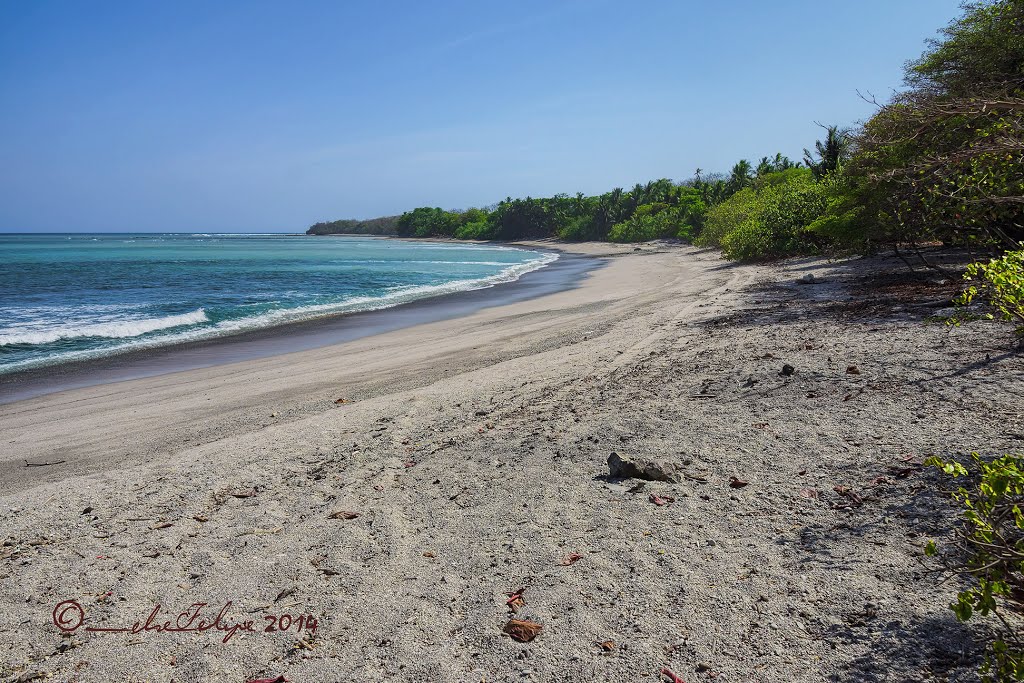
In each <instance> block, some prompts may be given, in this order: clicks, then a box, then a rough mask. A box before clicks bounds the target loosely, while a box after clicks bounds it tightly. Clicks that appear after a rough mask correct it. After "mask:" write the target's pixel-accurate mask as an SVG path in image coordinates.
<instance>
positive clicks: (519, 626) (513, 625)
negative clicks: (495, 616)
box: [502, 619, 544, 643]
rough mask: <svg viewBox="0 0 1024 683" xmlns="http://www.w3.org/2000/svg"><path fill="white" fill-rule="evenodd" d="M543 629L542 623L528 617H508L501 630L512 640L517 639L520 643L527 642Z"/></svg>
mask: <svg viewBox="0 0 1024 683" xmlns="http://www.w3.org/2000/svg"><path fill="white" fill-rule="evenodd" d="M543 630H544V626H543V625H542V624H538V623H537V622H535V621H530V620H529V619H509V620H508V623H507V624H505V628H503V629H502V631H503V632H505V633H506V634H508V635H509V637H511V638H512V639H513V640H518V641H519V642H520V643H528V642H530V641H531V640H533V639H534V638H536V637H537V636H538V635H540V632H541V631H543Z"/></svg>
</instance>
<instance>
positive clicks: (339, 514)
mask: <svg viewBox="0 0 1024 683" xmlns="http://www.w3.org/2000/svg"><path fill="white" fill-rule="evenodd" d="M358 516H359V513H358V512H352V511H351V510H338V511H336V512H332V513H331V514H329V515H328V516H327V519H355V518H356V517H358Z"/></svg>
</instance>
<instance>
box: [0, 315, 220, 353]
mask: <svg viewBox="0 0 1024 683" xmlns="http://www.w3.org/2000/svg"><path fill="white" fill-rule="evenodd" d="M209 320H210V319H209V318H208V317H207V315H206V311H204V310H203V309H201V308H200V309H198V310H195V311H192V312H191V313H182V314H181V315H168V316H164V317H162V318H141V319H138V320H123V319H122V320H104V321H102V322H93V323H88V324H81V323H70V324H64V325H55V326H49V327H45V328H39V327H32V326H11V327H2V328H0V346H9V345H11V344H50V343H52V342H55V341H59V340H61V339H77V338H81V337H106V338H108V339H125V338H129V337H138V336H140V335H143V334H148V333H150V332H156V331H157V330H166V329H171V328H174V327H182V326H185V325H197V324H199V323H205V322H209Z"/></svg>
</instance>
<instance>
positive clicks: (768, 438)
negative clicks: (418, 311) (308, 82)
mask: <svg viewBox="0 0 1024 683" xmlns="http://www.w3.org/2000/svg"><path fill="white" fill-rule="evenodd" d="M544 246H552V245H551V244H548V243H545V244H544ZM558 248H561V249H566V250H571V251H573V252H575V253H582V254H587V255H591V256H595V257H599V258H602V259H604V260H606V262H607V263H606V265H605V266H604V267H602V268H599V269H596V270H594V271H592V272H590V273H589V275H587V276H586V278H585V279H584V280H583V282H582V283H581V284H580V286H579V287H576V288H574V289H571V290H568V291H563V292H558V293H554V294H549V295H546V296H542V297H538V298H532V299H528V300H524V301H518V302H515V303H511V304H507V305H502V306H495V307H490V308H483V309H481V310H476V311H475V312H472V313H470V314H468V315H464V316H461V317H456V318H452V319H447V320H441V321H437V322H432V323H428V324H421V325H417V326H414V327H408V328H405V329H398V330H393V331H390V332H385V333H382V334H377V335H374V336H370V337H365V338H361V339H356V340H353V341H349V342H346V343H344V344H338V345H332V346H326V347H322V348H315V349H310V350H305V351H301V352H296V353H289V354H285V355H277V356H272V357H266V358H258V359H252V360H246V361H243V362H238V363H232V364H224V365H217V366H214V367H209V368H202V369H194V370H188V371H183V372H176V373H172V374H165V375H160V376H156V377H146V378H140V379H135V380H131V381H125V382H118V383H111V384H102V385H98V386H91V387H85V388H79V389H74V390H70V391H64V392H60V393H54V394H49V395H45V396H39V397H36V398H30V399H27V400H23V401H17V402H13V403H8V404H5V405H0V473H2V477H0V479H2V493H0V495H2V500H0V538H3V546H2V547H0V662H2V663H3V664H2V667H0V675H3V676H4V677H5V678H7V679H10V680H12V681H30V680H36V679H40V680H55V681H84V682H92V681H97V682H99V681H152V682H157V681H161V682H167V681H176V682H179V683H184V682H199V681H238V682H239V683H242V682H244V681H249V680H253V679H259V678H271V679H273V678H275V677H277V676H279V675H283V676H286V677H287V679H288V680H290V681H294V682H296V683H307V682H328V681H383V680H387V681H459V682H461V681H467V682H468V681H473V682H480V683H482V682H485V681H486V682H492V681H574V682H575V681H645V680H646V681H655V680H662V679H660V678H659V672H660V671H661V669H662V668H668V669H670V670H671V671H673V672H675V674H677V675H678V676H680V677H681V678H682V679H683V680H685V681H687V682H688V683H693V681H701V680H714V681H822V680H828V681H907V680H948V681H968V680H976V678H977V673H976V668H977V664H978V661H977V659H976V658H975V656H974V655H970V654H965V653H966V652H973V651H974V650H975V648H973V646H972V645H971V643H972V641H973V639H974V638H975V637H976V634H975V633H973V632H972V631H971V630H970V629H968V628H966V627H964V626H962V625H960V624H958V623H957V622H956V621H955V619H954V617H953V614H952V612H950V610H949V609H948V607H947V605H948V603H949V602H950V600H951V599H952V597H953V596H954V595H955V592H956V586H955V584H952V583H945V584H941V585H939V583H938V577H936V576H934V575H931V574H929V573H928V568H927V567H926V566H925V565H923V564H922V563H921V559H922V548H923V545H924V543H925V542H926V541H927V540H928V538H930V537H933V536H935V535H937V534H939V533H941V532H942V531H943V529H944V528H945V527H944V526H942V525H945V524H948V522H947V521H946V520H948V519H949V518H950V514H949V511H948V508H947V507H946V506H947V505H948V503H947V501H946V500H945V499H944V498H943V497H942V496H941V495H939V494H937V493H935V486H934V481H935V480H934V477H933V475H932V474H931V473H929V472H926V471H924V470H922V469H921V468H919V467H918V466H917V464H918V463H920V462H921V461H922V459H923V458H924V457H926V456H927V455H930V454H938V455H955V454H965V453H969V452H971V451H974V450H979V449H983V450H984V451H986V452H988V453H1001V452H1019V451H1020V450H1021V448H1022V446H1024V399H1022V397H1024V364H1022V361H1021V356H1020V354H1019V352H1017V351H1015V350H1014V342H1013V339H1012V331H1011V330H1010V329H1009V328H1008V327H1005V326H1001V325H998V324H996V323H992V322H977V323H974V324H973V325H970V326H966V327H962V328H948V327H946V326H945V325H943V324H941V323H939V324H936V323H927V322H926V321H927V319H928V318H929V317H931V316H934V315H936V314H937V313H940V312H941V311H942V305H943V301H947V302H948V301H949V298H950V296H951V295H952V294H953V293H954V291H955V288H956V283H950V282H945V283H940V282H937V281H936V278H935V277H934V276H928V277H929V278H930V279H929V280H928V281H927V282H924V283H921V282H918V281H916V280H914V279H912V278H909V277H907V276H906V275H905V274H903V271H902V270H898V269H901V268H902V264H900V263H898V262H897V261H895V260H891V259H886V258H875V259H856V260H843V261H826V260H823V259H800V260H791V261H786V262H783V263H779V264H773V265H737V264H734V263H730V262H726V261H723V260H721V258H720V257H719V255H718V254H717V253H716V252H712V251H700V250H697V249H694V248H691V247H684V246H673V245H665V244H658V243H653V244H645V245H642V246H641V247H639V248H637V249H634V247H633V246H632V245H629V246H616V245H611V244H581V245H558ZM808 273H813V274H814V275H815V276H816V281H815V282H814V283H812V284H803V283H801V282H800V278H802V277H804V276H805V275H807V274H808ZM979 329H983V330H984V334H979V333H978V330H979ZM786 365H789V366H791V367H792V372H788V373H786V374H783V372H782V371H783V368H784V366H786ZM612 452H616V453H619V454H622V455H625V456H634V455H642V456H649V457H654V458H658V459H662V460H665V461H667V462H670V463H672V464H673V465H675V466H677V467H678V468H679V471H680V477H679V478H680V481H678V482H645V483H644V485H643V487H640V486H638V483H639V482H638V481H636V480H631V479H628V480H617V479H612V478H609V477H608V472H609V470H608V465H607V460H608V457H609V455H610V454H611V453H612ZM925 482H929V484H927V485H926V484H925ZM835 487H840V488H841V487H849V489H848V490H847V491H848V492H853V493H854V494H855V495H853V496H850V495H848V494H842V493H840V492H837V491H836V489H835ZM841 490H842V488H841ZM659 503H660V504H659ZM346 513H347V514H346ZM577 556H578V557H577ZM517 595H521V602H522V603H523V604H519V602H520V601H518V600H516V599H515V596H517ZM69 601H74V604H72V603H71V602H69ZM196 603H204V604H205V606H203V607H201V608H192V607H191V606H192V605H194V604H196ZM229 603H230V604H229ZM58 605H63V608H62V610H58V611H57V613H56V614H55V608H56V607H57V606H58ZM158 605H159V606H160V609H159V611H158V612H157V613H156V616H155V617H153V618H152V619H150V622H149V624H150V626H157V625H159V624H162V623H163V622H165V621H168V620H170V622H172V623H174V624H177V625H178V626H181V625H182V624H185V626H186V628H182V629H181V630H179V631H178V632H170V631H172V630H173V629H164V630H160V629H158V628H150V629H148V630H147V629H145V628H138V629H135V630H136V631H139V632H137V633H132V632H130V631H129V632H102V631H93V632H87V631H86V628H87V627H89V626H92V627H104V628H121V627H127V628H129V629H130V627H131V626H132V625H133V624H134V623H135V622H140V627H144V626H145V625H146V622H147V618H148V617H150V616H151V615H152V614H153V613H154V609H155V608H156V607H157V606H158ZM225 606H226V609H224V608H225ZM513 608H517V609H518V611H517V612H515V613H513ZM190 610H191V611H192V613H195V612H196V611H198V612H201V614H202V615H203V617H202V618H200V617H195V616H194V614H193V617H189V616H186V617H185V618H181V617H179V616H178V615H179V614H180V613H186V614H188V613H190ZM222 610H223V611H222ZM218 613H221V615H222V616H221V620H220V622H218V625H217V626H216V627H214V628H210V629H207V630H197V629H196V628H195V627H197V625H198V624H199V623H200V622H201V621H202V619H203V618H205V619H208V620H210V621H212V620H213V619H214V618H215V617H216V616H217V614H218ZM76 615H78V616H77V617H76ZM83 615H84V616H83ZM283 615H287V616H288V619H287V622H288V626H287V627H285V623H286V620H285V619H284V618H283ZM55 616H57V617H60V618H59V619H57V620H58V621H59V620H63V621H62V625H63V626H65V628H66V629H67V631H66V632H65V631H62V630H61V629H60V628H58V627H57V626H56V625H55V623H54V622H55ZM268 617H269V618H268ZM300 617H301V618H302V622H301V626H300V625H299V618H300ZM310 618H312V619H315V621H316V628H315V630H312V629H311V628H309V624H310V623H311V622H310V621H309V619H310ZM510 618H517V619H526V620H532V621H534V622H536V623H540V624H542V625H543V631H542V632H540V634H539V635H537V636H536V638H535V639H534V640H532V641H531V642H525V643H523V642H518V641H516V640H513V639H512V638H510V637H509V636H508V635H506V634H505V633H503V628H504V627H505V625H506V623H507V622H508V621H509V619H510ZM76 620H77V621H82V623H81V625H78V626H77V628H75V626H76V623H75V622H76ZM246 621H249V622H252V631H251V632H250V631H247V630H246V629H245V628H244V627H243V628H241V629H238V630H236V631H235V632H234V633H231V632H230V631H225V630H223V629H222V628H221V626H230V625H231V624H240V623H241V624H244V623H245V622H246ZM267 626H275V627H277V630H274V631H273V632H266V631H265V629H266V628H267ZM973 628H976V627H973ZM225 639H227V640H228V642H223V641H224V640H225Z"/></svg>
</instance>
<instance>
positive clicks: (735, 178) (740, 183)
mask: <svg viewBox="0 0 1024 683" xmlns="http://www.w3.org/2000/svg"><path fill="white" fill-rule="evenodd" d="M752 172H753V167H752V166H751V165H750V162H749V161H747V160H746V159H740V160H739V161H738V162H736V165H735V166H733V167H732V171H730V173H729V180H728V181H727V182H726V190H727V191H728V192H729V193H735V192H739V191H740V190H742V189H743V188H745V187H748V186H749V185H750V175H751V173H752Z"/></svg>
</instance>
